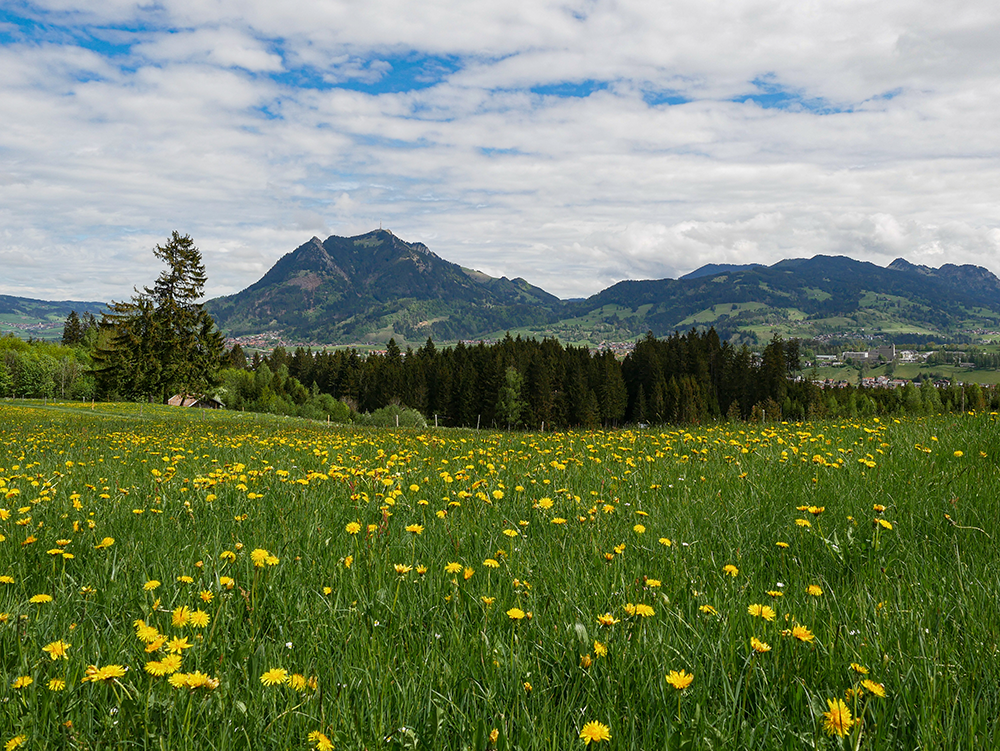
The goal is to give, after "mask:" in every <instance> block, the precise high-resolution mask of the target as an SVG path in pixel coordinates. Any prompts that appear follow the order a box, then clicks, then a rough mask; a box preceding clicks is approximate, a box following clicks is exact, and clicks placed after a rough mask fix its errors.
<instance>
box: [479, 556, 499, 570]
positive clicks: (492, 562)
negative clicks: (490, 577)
mask: <svg viewBox="0 0 1000 751" xmlns="http://www.w3.org/2000/svg"><path fill="white" fill-rule="evenodd" d="M483 565H484V566H486V568H500V562H499V561H497V560H496V559H495V558H487V559H486V560H485V561H483Z"/></svg>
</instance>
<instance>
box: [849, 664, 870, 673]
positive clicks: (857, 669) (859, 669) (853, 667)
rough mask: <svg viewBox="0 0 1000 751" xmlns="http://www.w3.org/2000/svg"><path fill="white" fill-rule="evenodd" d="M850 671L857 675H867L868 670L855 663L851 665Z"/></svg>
mask: <svg viewBox="0 0 1000 751" xmlns="http://www.w3.org/2000/svg"><path fill="white" fill-rule="evenodd" d="M851 670H853V671H854V672H855V673H857V674H858V675H868V668H866V667H865V666H864V665H859V664H858V663H856V662H852V663H851Z"/></svg>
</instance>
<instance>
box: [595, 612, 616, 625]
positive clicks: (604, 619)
mask: <svg viewBox="0 0 1000 751" xmlns="http://www.w3.org/2000/svg"><path fill="white" fill-rule="evenodd" d="M597 622H598V623H599V624H600V625H602V626H614V625H615V624H616V623H618V619H617V618H615V617H614V616H613V615H611V613H605V614H604V615H599V616H597Z"/></svg>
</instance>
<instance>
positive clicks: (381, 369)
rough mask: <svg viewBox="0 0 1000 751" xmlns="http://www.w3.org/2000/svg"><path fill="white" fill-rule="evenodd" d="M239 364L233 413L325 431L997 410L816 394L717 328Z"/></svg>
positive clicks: (999, 402)
mask: <svg viewBox="0 0 1000 751" xmlns="http://www.w3.org/2000/svg"><path fill="white" fill-rule="evenodd" d="M245 363H246V358H245V357H244V355H243V353H242V352H241V351H239V350H237V349H235V348H234V350H233V351H231V352H230V354H229V365H230V367H229V368H228V369H227V370H225V371H223V373H222V379H223V383H224V384H225V393H223V394H222V399H223V401H225V402H226V404H227V406H229V407H231V408H237V409H248V410H261V411H276V412H280V413H284V414H299V415H302V416H307V417H314V418H318V419H323V417H324V415H327V414H329V415H331V419H338V417H337V414H338V413H335V412H334V411H333V410H334V409H337V408H336V407H335V405H333V404H332V403H331V402H325V401H321V399H322V398H323V397H324V396H328V397H330V398H331V399H332V400H336V401H340V402H344V403H346V404H347V405H348V406H349V407H350V408H351V410H355V411H357V412H361V413H374V412H375V411H377V410H380V409H385V408H388V407H391V406H392V405H400V406H402V407H406V408H410V409H412V410H416V411H417V412H419V413H420V414H421V415H423V416H424V417H425V418H426V419H427V421H428V423H429V424H434V423H435V422H436V423H437V424H439V425H444V426H453V427H476V426H480V427H491V428H492V427H497V428H508V427H510V428H515V427H524V428H528V429H540V428H542V427H543V426H544V427H545V428H546V429H549V428H552V429H562V428H570V427H584V428H591V427H599V426H604V427H614V426H619V425H623V424H649V425H653V424H667V423H674V424H684V423H701V422H708V421H716V420H724V419H738V420H751V421H771V420H798V419H811V418H820V417H855V416H866V415H896V414H925V413H936V412H940V411H942V410H945V411H947V410H981V409H987V408H988V409H998V408H1000V392H998V390H997V388H996V387H981V386H979V385H978V384H966V385H964V386H958V385H951V386H947V387H937V386H935V385H934V384H933V383H931V382H930V381H926V382H925V383H924V384H923V385H922V386H920V387H919V388H918V387H916V386H915V385H913V384H908V385H907V386H906V387H904V388H901V389H868V388H855V387H853V386H847V387H844V388H837V389H821V388H820V387H819V386H818V385H817V384H815V383H813V382H811V381H809V380H805V379H802V378H798V377H797V375H798V373H799V370H800V357H799V342H798V341H797V340H789V341H784V340H782V339H781V338H780V337H774V338H773V339H772V340H771V341H770V343H769V344H768V345H767V346H766V347H765V348H764V350H763V351H762V352H761V353H756V352H753V351H751V350H750V348H749V347H747V346H734V345H732V344H730V343H729V342H724V341H721V340H720V338H719V337H718V335H717V333H716V332H715V331H714V329H709V330H707V331H702V332H698V331H694V330H692V331H689V332H687V333H686V334H683V335H682V334H679V333H675V334H674V335H672V336H670V337H667V338H665V339H656V338H654V337H653V336H652V335H647V337H646V338H644V339H642V340H641V341H640V342H638V343H637V344H636V346H635V348H634V349H633V351H632V352H631V353H629V355H628V356H627V357H626V358H625V359H624V360H623V361H619V360H618V359H616V357H615V356H614V354H613V353H611V352H610V351H600V352H591V351H589V350H588V349H586V348H583V347H573V346H563V345H562V344H561V343H560V342H559V341H558V340H555V339H545V340H542V341H537V340H534V339H521V338H520V337H517V338H512V337H510V336H509V335H508V336H507V337H505V338H504V339H503V340H502V341H500V342H497V343H495V344H490V345H487V344H484V343H482V342H480V343H479V344H476V345H472V346H469V345H466V344H463V343H459V344H458V345H456V346H454V347H445V348H439V347H436V346H435V345H434V342H433V341H431V340H430V339H428V340H427V342H426V344H424V346H422V347H419V348H417V349H415V350H414V349H412V348H408V349H407V350H406V351H405V352H403V351H401V350H400V349H399V347H398V345H397V344H396V343H395V341H394V340H390V341H389V343H388V345H387V349H386V351H385V352H384V353H374V354H371V355H368V356H367V357H366V356H362V355H360V354H359V353H358V352H357V351H356V350H334V351H329V350H323V351H320V352H312V351H310V350H308V349H304V348H297V349H295V350H294V351H293V352H289V351H288V350H286V349H284V348H282V347H278V348H276V349H275V350H274V351H273V352H272V353H271V355H269V356H267V357H260V356H255V358H254V361H253V362H252V363H249V364H245ZM306 384H308V385H306ZM324 410H326V411H324ZM344 413H345V408H341V409H340V411H339V415H340V416H341V417H343V415H344Z"/></svg>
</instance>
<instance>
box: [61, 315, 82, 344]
mask: <svg viewBox="0 0 1000 751" xmlns="http://www.w3.org/2000/svg"><path fill="white" fill-rule="evenodd" d="M84 333H85V332H84V328H83V324H82V323H80V316H78V315H77V314H76V311H75V310H71V311H70V312H69V315H68V316H66V323H64V324H63V334H62V343H63V344H66V345H69V346H71V345H73V344H79V343H80V342H82V341H83V335H84Z"/></svg>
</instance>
